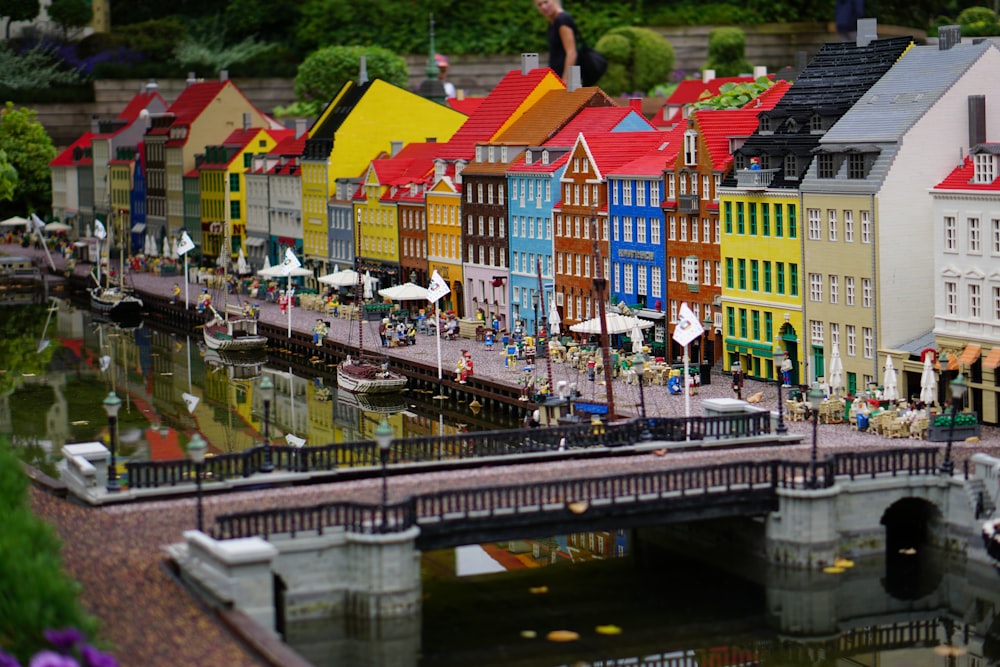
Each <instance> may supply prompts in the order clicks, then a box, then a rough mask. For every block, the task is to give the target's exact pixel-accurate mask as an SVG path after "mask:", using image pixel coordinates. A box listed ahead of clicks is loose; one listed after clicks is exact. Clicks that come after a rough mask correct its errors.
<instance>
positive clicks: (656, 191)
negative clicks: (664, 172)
mask: <svg viewBox="0 0 1000 667" xmlns="http://www.w3.org/2000/svg"><path fill="white" fill-rule="evenodd" d="M649 203H650V205H651V206H657V205H659V203H660V182H659V181H653V182H652V183H650V184H649Z"/></svg>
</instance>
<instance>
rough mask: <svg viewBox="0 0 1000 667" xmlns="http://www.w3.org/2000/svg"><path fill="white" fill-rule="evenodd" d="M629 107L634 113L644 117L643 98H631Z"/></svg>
mask: <svg viewBox="0 0 1000 667" xmlns="http://www.w3.org/2000/svg"><path fill="white" fill-rule="evenodd" d="M628 106H629V108H630V109H632V111H634V112H636V113H637V114H639V115H640V116H641V115H642V98H641V97H630V98H628Z"/></svg>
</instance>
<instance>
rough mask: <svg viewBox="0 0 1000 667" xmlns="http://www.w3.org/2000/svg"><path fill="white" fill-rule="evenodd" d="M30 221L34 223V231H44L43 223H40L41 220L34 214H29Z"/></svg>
mask: <svg viewBox="0 0 1000 667" xmlns="http://www.w3.org/2000/svg"><path fill="white" fill-rule="evenodd" d="M31 219H32V220H33V221H34V223H35V229H37V230H38V231H42V230H43V229H45V223H44V222H42V219H41V218H39V217H38V216H37V215H35V214H34V213H32V214H31Z"/></svg>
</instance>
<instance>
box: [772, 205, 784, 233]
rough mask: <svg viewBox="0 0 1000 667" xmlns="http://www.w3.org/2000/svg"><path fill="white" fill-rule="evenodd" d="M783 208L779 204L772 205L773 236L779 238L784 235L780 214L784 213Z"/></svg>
mask: <svg viewBox="0 0 1000 667" xmlns="http://www.w3.org/2000/svg"><path fill="white" fill-rule="evenodd" d="M784 208H785V207H784V206H782V205H781V204H775V205H774V235H775V236H777V237H778V238H781V237H782V236H784V235H785V228H784V222H783V220H782V217H781V216H782V213H783V211H784Z"/></svg>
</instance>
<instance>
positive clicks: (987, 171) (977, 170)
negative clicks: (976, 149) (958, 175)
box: [972, 153, 997, 183]
mask: <svg viewBox="0 0 1000 667" xmlns="http://www.w3.org/2000/svg"><path fill="white" fill-rule="evenodd" d="M996 160H997V156H996V155H993V154H992V153H977V154H976V155H974V156H973V167H974V172H973V175H972V182H973V183H992V182H993V181H995V180H996V177H997V162H996Z"/></svg>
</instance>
